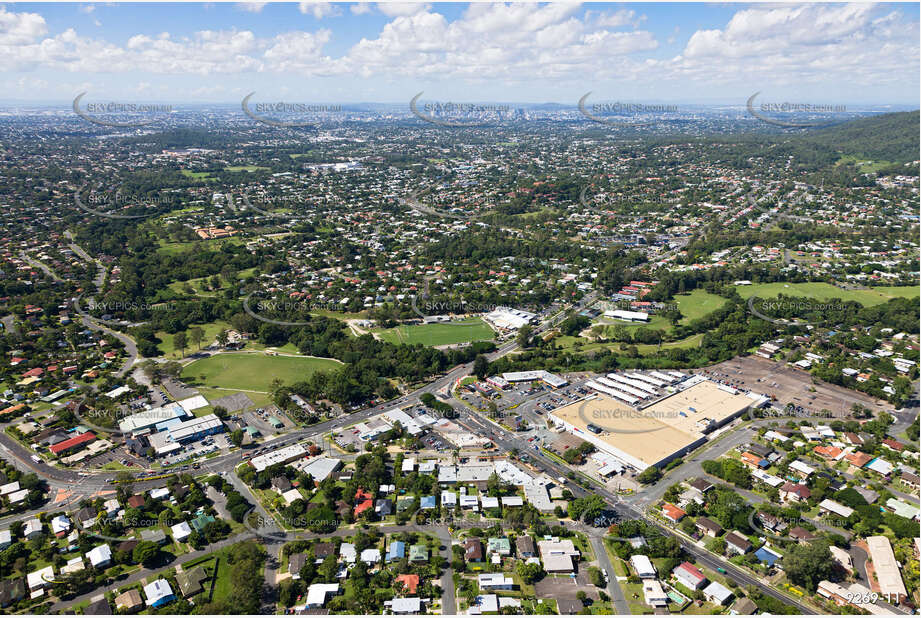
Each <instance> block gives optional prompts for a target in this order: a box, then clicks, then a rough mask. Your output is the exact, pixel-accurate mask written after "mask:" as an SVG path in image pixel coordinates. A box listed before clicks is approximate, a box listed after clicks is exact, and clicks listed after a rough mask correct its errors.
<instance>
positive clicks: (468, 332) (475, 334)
mask: <svg viewBox="0 0 921 618" xmlns="http://www.w3.org/2000/svg"><path fill="white" fill-rule="evenodd" d="M378 336H379V337H380V338H381V339H382V340H383V341H387V342H389V343H393V344H401V343H404V344H409V345H413V344H417V343H421V344H422V345H426V346H439V345H449V344H455V343H467V342H470V341H491V340H492V339H493V337H494V336H495V334H494V333H493V330H492V329H491V328H490V327H489V326H487V325H486V323H485V322H484V321H483V320H481V319H480V318H472V319H467V320H459V321H457V322H447V323H443V324H442V323H439V324H417V325H413V326H397V327H395V328H391V329H388V330H384V331H380V332H378Z"/></svg>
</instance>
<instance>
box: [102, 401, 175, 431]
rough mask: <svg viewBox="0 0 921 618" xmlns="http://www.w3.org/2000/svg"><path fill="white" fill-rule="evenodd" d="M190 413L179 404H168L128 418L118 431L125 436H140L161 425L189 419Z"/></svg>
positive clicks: (122, 422) (121, 423)
mask: <svg viewBox="0 0 921 618" xmlns="http://www.w3.org/2000/svg"><path fill="white" fill-rule="evenodd" d="M188 416H189V413H188V412H187V411H186V410H185V409H184V408H183V407H182V406H181V405H179V404H178V403H171V404H167V405H165V406H163V407H160V408H153V409H151V410H146V411H144V412H138V413H137V414H132V415H131V416H128V417H126V418H125V419H124V420H123V421H121V422H120V423H119V424H118V429H119V430H120V431H121V432H122V433H125V434H140V433H145V432H146V431H149V430H151V429H152V428H153V427H155V426H156V425H158V424H160V423H168V422H169V421H173V420H175V419H183V418H187V417H188Z"/></svg>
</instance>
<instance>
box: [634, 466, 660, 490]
mask: <svg viewBox="0 0 921 618" xmlns="http://www.w3.org/2000/svg"><path fill="white" fill-rule="evenodd" d="M660 478H662V473H661V472H660V471H659V469H658V468H657V467H655V466H649V467H648V468H646V469H645V470H643V471H642V472H640V474H639V476H637V477H636V480H637V481H639V482H640V483H642V484H643V485H649V484H651V483H655V482H656V481H658V480H659V479H660Z"/></svg>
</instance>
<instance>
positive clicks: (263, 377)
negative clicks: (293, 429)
mask: <svg viewBox="0 0 921 618" xmlns="http://www.w3.org/2000/svg"><path fill="white" fill-rule="evenodd" d="M340 366H341V363H340V362H339V361H337V360H333V359H331V358H303V357H295V356H267V355H265V354H260V353H252V352H234V353H227V354H217V355H215V356H211V357H209V358H203V359H200V360H196V361H193V362H191V363H189V364H188V365H186V366H185V368H184V369H183V370H182V378H183V380H186V381H189V382H190V383H191V382H195V383H200V384H201V385H202V386H214V387H222V388H230V389H240V390H244V391H246V390H253V391H261V392H268V391H269V389H270V386H271V383H272V380H274V379H276V378H278V379H279V380H281V381H282V382H283V383H285V384H292V383H294V382H297V381H300V380H303V379H305V378H307V377H309V376H310V375H311V374H313V373H315V372H317V371H327V370H331V369H336V368H337V367H340Z"/></svg>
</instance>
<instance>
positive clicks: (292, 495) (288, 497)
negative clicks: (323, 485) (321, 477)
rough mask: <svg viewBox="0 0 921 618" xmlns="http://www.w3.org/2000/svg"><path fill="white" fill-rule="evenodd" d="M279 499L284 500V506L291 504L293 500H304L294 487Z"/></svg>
mask: <svg viewBox="0 0 921 618" xmlns="http://www.w3.org/2000/svg"><path fill="white" fill-rule="evenodd" d="M281 497H282V498H284V499H285V504H291V503H292V502H294V501H295V500H303V499H304V496H302V495H301V492H300V491H298V489H297V488H296V487H295V488H293V489H289V490H288V491H286V492H285V493H283V494H282V495H281Z"/></svg>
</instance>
